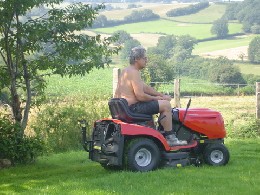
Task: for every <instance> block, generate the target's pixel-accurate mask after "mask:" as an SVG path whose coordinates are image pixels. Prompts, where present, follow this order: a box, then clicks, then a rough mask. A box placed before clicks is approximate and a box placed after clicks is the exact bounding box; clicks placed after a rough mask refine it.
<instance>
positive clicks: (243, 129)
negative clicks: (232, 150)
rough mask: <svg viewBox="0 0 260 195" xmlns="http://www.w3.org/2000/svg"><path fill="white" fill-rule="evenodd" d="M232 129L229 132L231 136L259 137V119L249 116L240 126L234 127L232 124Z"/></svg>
mask: <svg viewBox="0 0 260 195" xmlns="http://www.w3.org/2000/svg"><path fill="white" fill-rule="evenodd" d="M232 126H233V129H231V132H230V133H229V136H230V137H232V138H256V137H260V130H259V129H260V121H259V120H257V119H254V118H249V119H248V120H247V121H246V123H245V124H244V125H242V126H239V127H236V126H235V125H234V124H233V125H232Z"/></svg>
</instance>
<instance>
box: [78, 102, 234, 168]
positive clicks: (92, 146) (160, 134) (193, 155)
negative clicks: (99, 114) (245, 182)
mask: <svg viewBox="0 0 260 195" xmlns="http://www.w3.org/2000/svg"><path fill="white" fill-rule="evenodd" d="M190 103H191V99H190V100H189V102H188V105H187V108H186V109H183V108H173V109H172V123H173V127H174V131H175V133H176V136H177V138H178V139H180V140H187V142H188V144H187V145H184V146H174V147H170V146H169V145H168V144H167V141H166V139H165V137H164V131H163V127H162V126H161V125H160V120H161V119H162V118H163V117H162V118H161V119H158V122H157V124H155V123H154V120H153V116H150V115H145V114H136V113H133V112H131V111H130V110H129V108H128V103H127V101H126V100H125V99H123V98H113V99H111V100H110V101H109V103H108V105H109V109H110V112H111V115H112V119H109V118H105V119H101V120H97V121H95V123H94V127H93V132H92V136H91V140H87V139H86V122H85V121H84V120H82V121H81V125H82V136H83V147H84V149H85V150H86V151H87V152H89V158H90V159H91V160H92V161H96V162H99V163H100V164H101V166H103V167H104V168H105V169H123V168H127V169H129V170H132V171H141V172H144V171H150V170H154V169H156V168H158V167H160V166H167V167H181V166H187V165H195V166H199V165H201V163H203V162H205V163H207V164H209V165H213V166H220V165H225V164H227V163H228V161H229V151H228V149H227V148H226V146H225V145H224V138H225V136H226V131H225V127H224V121H223V118H222V116H221V114H220V113H219V112H217V111H214V110H211V109H207V108H189V106H190Z"/></svg>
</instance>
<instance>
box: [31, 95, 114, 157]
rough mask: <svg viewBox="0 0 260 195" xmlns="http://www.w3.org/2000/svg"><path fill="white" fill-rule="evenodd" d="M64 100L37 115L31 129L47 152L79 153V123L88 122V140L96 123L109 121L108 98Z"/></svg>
mask: <svg viewBox="0 0 260 195" xmlns="http://www.w3.org/2000/svg"><path fill="white" fill-rule="evenodd" d="M75 99H77V101H75V102H74V100H73V99H68V100H66V102H65V103H63V102H57V103H54V104H49V105H47V106H46V107H45V108H44V109H42V111H41V112H40V113H39V114H38V116H37V118H36V120H35V121H33V122H32V125H31V128H32V129H33V130H34V131H35V133H36V134H37V135H38V136H39V137H41V139H42V140H43V141H44V143H45V145H46V147H47V152H48V153H53V152H55V153H56V152H65V151H69V150H78V149H82V136H81V129H80V126H79V125H78V120H80V119H86V120H87V122H88V126H87V129H88V137H89V136H90V133H91V130H92V125H93V122H94V121H95V120H98V119H101V118H104V117H109V115H110V114H109V111H108V106H107V102H108V97H104V98H103V99H101V98H99V97H92V98H91V99H86V98H84V97H82V98H81V97H77V98H75Z"/></svg>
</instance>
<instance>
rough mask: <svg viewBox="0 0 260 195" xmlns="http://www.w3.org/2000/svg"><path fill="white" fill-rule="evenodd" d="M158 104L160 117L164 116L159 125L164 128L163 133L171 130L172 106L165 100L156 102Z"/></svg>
mask: <svg viewBox="0 0 260 195" xmlns="http://www.w3.org/2000/svg"><path fill="white" fill-rule="evenodd" d="M158 103H159V112H160V114H161V116H165V117H164V118H163V119H162V120H161V125H162V126H163V128H164V131H171V130H172V106H171V104H170V102H169V101H167V100H158Z"/></svg>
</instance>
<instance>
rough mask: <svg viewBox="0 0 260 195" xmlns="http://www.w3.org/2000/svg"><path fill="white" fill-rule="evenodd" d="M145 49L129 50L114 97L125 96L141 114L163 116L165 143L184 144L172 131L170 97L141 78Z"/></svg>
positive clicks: (132, 107) (185, 142) (131, 106)
mask: <svg viewBox="0 0 260 195" xmlns="http://www.w3.org/2000/svg"><path fill="white" fill-rule="evenodd" d="M146 63H147V57H146V50H145V49H144V48H143V47H140V46H139V47H135V48H133V49H132V50H131V54H130V65H129V66H128V67H126V68H125V69H124V70H123V71H122V73H121V76H120V79H119V81H118V86H117V90H116V92H115V97H116V98H125V99H126V100H127V102H128V106H129V108H130V110H131V111H132V112H136V113H142V114H150V115H153V114H157V113H160V114H161V116H165V117H164V118H163V119H162V120H161V124H162V126H163V128H164V131H165V135H166V140H167V143H168V144H169V145H170V146H175V145H185V144H187V141H182V140H178V139H177V138H176V136H175V134H174V132H173V131H172V112H171V111H172V108H171V104H170V100H171V97H170V96H168V95H164V94H162V93H159V92H157V91H155V90H154V89H153V88H152V87H150V86H148V85H146V84H145V83H144V82H143V81H142V79H141V73H140V70H142V69H143V68H145V67H146Z"/></svg>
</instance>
